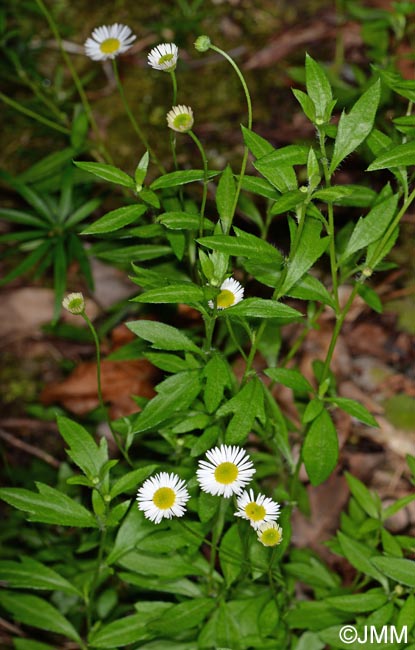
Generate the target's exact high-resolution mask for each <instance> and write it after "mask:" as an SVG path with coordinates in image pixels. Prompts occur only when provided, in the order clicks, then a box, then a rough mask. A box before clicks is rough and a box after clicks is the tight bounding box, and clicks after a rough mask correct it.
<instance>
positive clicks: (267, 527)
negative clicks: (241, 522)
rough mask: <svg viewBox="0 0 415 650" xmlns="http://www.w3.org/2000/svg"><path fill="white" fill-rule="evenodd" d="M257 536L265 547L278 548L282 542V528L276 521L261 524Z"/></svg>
mask: <svg viewBox="0 0 415 650" xmlns="http://www.w3.org/2000/svg"><path fill="white" fill-rule="evenodd" d="M257 534H258V541H259V542H261V544H263V545H264V546H278V544H281V542H282V528H281V526H279V525H278V524H276V523H275V521H270V522H268V523H264V524H261V525H260V527H259V528H258V530H257Z"/></svg>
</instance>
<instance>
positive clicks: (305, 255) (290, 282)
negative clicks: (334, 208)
mask: <svg viewBox="0 0 415 650" xmlns="http://www.w3.org/2000/svg"><path fill="white" fill-rule="evenodd" d="M320 231H321V223H319V222H318V221H317V220H316V219H313V218H311V219H310V218H307V217H306V220H305V222H304V227H303V232H302V234H301V239H300V243H299V245H298V247H297V249H296V251H295V254H294V256H293V258H292V259H291V261H290V263H289V266H288V270H287V274H286V276H285V280H284V283H283V285H282V287H281V289H280V290H279V296H283V295H284V294H286V293H287V292H288V291H289V290H290V289H291V287H293V286H294V285H295V284H296V283H297V282H298V281H299V280H300V279H301V278H302V277H303V275H305V273H306V272H307V271H308V270H309V269H310V268H311V267H312V266H313V265H314V263H315V262H316V261H317V260H318V259H319V258H320V257H321V256H322V255H323V253H324V251H325V250H326V248H327V246H328V243H329V238H328V237H323V238H322V239H320Z"/></svg>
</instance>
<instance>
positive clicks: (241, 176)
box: [210, 44, 252, 235]
mask: <svg viewBox="0 0 415 650" xmlns="http://www.w3.org/2000/svg"><path fill="white" fill-rule="evenodd" d="M210 49H211V50H214V51H215V52H218V54H221V55H222V56H223V57H224V58H225V59H226V60H227V61H228V62H229V63H230V64H231V66H232V67H233V69H234V70H235V72H236V74H237V75H238V78H239V81H240V82H241V84H242V88H243V91H244V93H245V98H246V104H247V108H248V129H249V130H251V129H252V102H251V96H250V94H249V89H248V86H247V84H246V81H245V79H244V76H243V74H242V72H241V71H240V69H239V67H238V66H237V65H236V63H235V61H234V60H233V59H232V57H230V56H229V54H227V53H226V52H225V51H224V50H221V48H220V47H216V45H212V44H211V45H210ZM248 155H249V150H248V147H247V146H246V145H245V147H244V153H243V157H242V163H241V171H240V174H239V178H238V183H237V186H236V191H235V196H234V200H233V204H232V209H231V217H230V219H229V222H228V224H227V227H226V232H225V234H226V235H227V234H229V232H230V229H231V226H232V221H233V217H234V214H235V211H236V206H237V205H238V200H239V195H240V193H241V189H242V183H243V180H244V176H245V171H246V165H247V162H248Z"/></svg>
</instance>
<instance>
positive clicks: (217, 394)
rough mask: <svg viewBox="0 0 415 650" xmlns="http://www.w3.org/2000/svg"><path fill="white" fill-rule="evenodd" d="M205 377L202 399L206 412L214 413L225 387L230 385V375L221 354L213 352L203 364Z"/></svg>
mask: <svg viewBox="0 0 415 650" xmlns="http://www.w3.org/2000/svg"><path fill="white" fill-rule="evenodd" d="M203 376H204V377H206V386H205V391H204V400H205V404H206V409H207V411H208V413H214V411H216V409H217V408H218V406H219V404H220V403H221V401H222V398H223V393H224V391H225V388H230V387H231V386H232V377H231V374H230V371H229V367H228V365H227V363H226V362H225V361H224V359H223V358H222V356H221V355H219V354H215V355H213V357H212V358H211V359H210V360H209V361H208V363H207V364H206V366H205V369H204V372H203Z"/></svg>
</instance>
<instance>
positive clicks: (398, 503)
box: [383, 494, 415, 520]
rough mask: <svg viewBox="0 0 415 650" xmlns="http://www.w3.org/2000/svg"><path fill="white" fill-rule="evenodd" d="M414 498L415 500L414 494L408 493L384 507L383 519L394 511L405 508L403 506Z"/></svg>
mask: <svg viewBox="0 0 415 650" xmlns="http://www.w3.org/2000/svg"><path fill="white" fill-rule="evenodd" d="M414 500H415V494H408V495H407V496H406V497H402V498H401V499H397V500H396V501H395V502H394V503H392V505H390V506H388V507H387V508H385V510H384V511H383V520H386V519H388V518H389V517H392V516H393V515H394V514H395V513H396V512H399V510H401V509H402V508H405V506H407V505H408V503H412V501H414Z"/></svg>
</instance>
